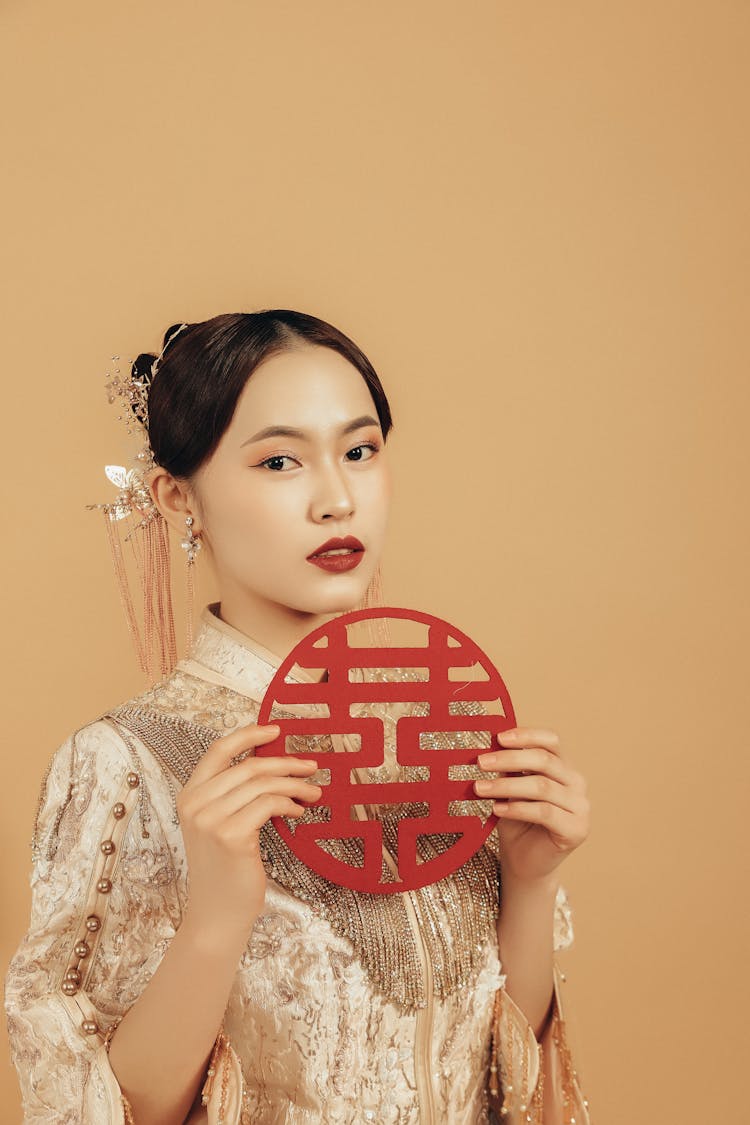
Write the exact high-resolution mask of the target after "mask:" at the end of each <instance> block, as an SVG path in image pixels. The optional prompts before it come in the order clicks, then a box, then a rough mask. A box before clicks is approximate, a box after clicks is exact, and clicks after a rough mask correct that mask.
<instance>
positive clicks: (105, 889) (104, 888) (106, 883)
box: [96, 879, 112, 895]
mask: <svg viewBox="0 0 750 1125" xmlns="http://www.w3.org/2000/svg"><path fill="white" fill-rule="evenodd" d="M96 889H97V891H98V892H99V894H102V895H108V894H109V892H110V891H111V890H112V880H111V879H100V880H99V882H98V883H97V884H96Z"/></svg>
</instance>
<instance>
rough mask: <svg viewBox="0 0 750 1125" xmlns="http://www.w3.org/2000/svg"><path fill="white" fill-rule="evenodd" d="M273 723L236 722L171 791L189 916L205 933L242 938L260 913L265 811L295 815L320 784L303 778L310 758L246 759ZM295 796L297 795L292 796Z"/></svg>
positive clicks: (274, 730) (271, 733)
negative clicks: (261, 839)
mask: <svg viewBox="0 0 750 1125" xmlns="http://www.w3.org/2000/svg"><path fill="white" fill-rule="evenodd" d="M279 731H280V728H279V727H278V726H276V725H269V726H263V727H259V726H258V725H257V724H256V723H249V724H248V725H247V726H244V727H239V728H238V729H237V730H235V731H232V733H231V734H226V735H223V736H222V737H221V738H217V739H216V741H215V742H212V743H211V745H210V746H209V748H208V750H207V751H206V753H205V754H204V755H203V757H202V758H201V760H200V761H199V762H198V765H197V766H196V767H195V769H194V770H193V773H192V775H191V776H190V779H189V780H188V782H187V783H186V785H185V786H184V788H183V789H182V790H181V791H180V793H179V794H178V796H177V802H176V803H177V813H178V815H179V818H180V824H181V826H182V835H183V839H184V842H185V853H186V856H187V862H188V885H189V901H188V915H189V917H190V919H191V921H192V924H193V926H194V927H195V926H197V927H198V928H199V929H200V930H201V931H202V932H203V933H204V934H206V933H214V934H216V935H217V936H224V935H226V936H227V937H235V936H237V937H242V938H246V937H247V935H248V934H249V932H250V930H251V929H252V927H253V924H254V922H255V919H256V918H257V916H258V915H259V914H260V913H262V910H263V905H264V901H265V892H266V873H265V869H264V867H263V861H262V859H261V856H260V844H259V834H260V829H261V828H262V826H263V825H264V824H265V822H266V821H267V820H269V819H270V818H271V817H272V816H301V815H302V814H303V813H304V811H305V807H304V805H301V804H298V803H297V802H298V801H315V800H317V799H318V797H320V796H321V793H322V789H321V788H320V786H319V785H313V784H311V783H310V782H308V781H307V780H306V778H307V777H309V776H310V775H311V774H313V773H315V772H316V770H317V763H316V761H315V760H314V759H309V758H307V759H306V758H296V757H292V756H288V755H282V756H279V757H267V758H266V757H261V758H256V757H255V756H252V755H251V756H250V757H246V758H244V759H243V761H241V762H237V763H236V764H234V765H233V764H232V759H233V758H234V757H236V756H237V755H239V754H241V753H242V752H243V751H248V750H251V749H252V748H253V747H255V746H258V745H261V744H262V743H264V742H271V741H272V740H273V739H274V738H277V737H278V735H279ZM295 798H296V800H295Z"/></svg>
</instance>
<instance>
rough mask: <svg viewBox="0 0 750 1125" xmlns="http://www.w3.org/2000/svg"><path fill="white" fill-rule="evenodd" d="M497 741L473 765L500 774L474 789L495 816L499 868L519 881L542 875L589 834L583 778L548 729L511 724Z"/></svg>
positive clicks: (588, 806) (479, 782)
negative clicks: (489, 803) (490, 801)
mask: <svg viewBox="0 0 750 1125" xmlns="http://www.w3.org/2000/svg"><path fill="white" fill-rule="evenodd" d="M497 740H498V742H499V743H501V746H500V748H499V749H497V750H488V751H487V752H486V753H483V754H480V755H479V757H478V759H477V763H478V765H479V766H480V768H481V769H485V770H489V771H492V772H493V773H501V774H503V775H504V776H502V777H497V778H491V779H487V780H481V781H476V782H475V784H474V788H475V789H476V792H477V796H479V797H482V798H492V799H493V802H494V803H493V806H492V811H493V812H494V813H497V814H498V816H499V817H500V820H499V821H498V822H497V825H496V829H497V833H498V836H499V838H500V844H501V847H500V866H501V871H504V872H507V874H508V875H510V876H512V877H514V878H516V879H519V880H530V881H533V880H535V879H545V878H546V877H547V876H549V875H551V874H552V873H553V871H554V870H555V868H556V867H557V866H558V865H559V864H560V863H562V861H563V860H564V859H565V857H566V856H567V855H568V854H569V853H570V852H572V851H573V849H574V848H577V847H578V846H579V844H582V843H583V841H584V840H585V839H586V837H587V836H588V834H589V826H590V804H589V800H588V797H587V796H586V781H585V778H584V777H583V775H582V774H581V773H579V772H578V770H576V769H574V768H573V766H571V764H570V763H569V762H567V761H566V760H565V758H564V757H563V755H562V753H561V752H560V740H559V738H558V737H557V734H556V733H555V732H554V731H551V730H536V729H532V728H528V727H515V728H513V729H512V730H507V731H502V732H501V733H500V734H498V735H497ZM502 744H506V745H502Z"/></svg>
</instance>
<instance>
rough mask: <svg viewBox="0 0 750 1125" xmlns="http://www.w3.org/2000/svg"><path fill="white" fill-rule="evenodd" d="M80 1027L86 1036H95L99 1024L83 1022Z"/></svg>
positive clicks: (89, 1021) (92, 1021)
mask: <svg viewBox="0 0 750 1125" xmlns="http://www.w3.org/2000/svg"><path fill="white" fill-rule="evenodd" d="M81 1027H82V1028H83V1030H84V1031H85V1033H86V1034H87V1035H96V1033H97V1032H98V1030H99V1024H98V1023H97V1022H96V1020H84V1021H83V1023H82V1024H81Z"/></svg>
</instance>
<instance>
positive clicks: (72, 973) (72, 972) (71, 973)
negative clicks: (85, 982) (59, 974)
mask: <svg viewBox="0 0 750 1125" xmlns="http://www.w3.org/2000/svg"><path fill="white" fill-rule="evenodd" d="M65 979H66V980H74V981H75V982H76V984H80V983H81V974H80V973H79V972H78V969H68V971H67V973H66V974H65Z"/></svg>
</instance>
